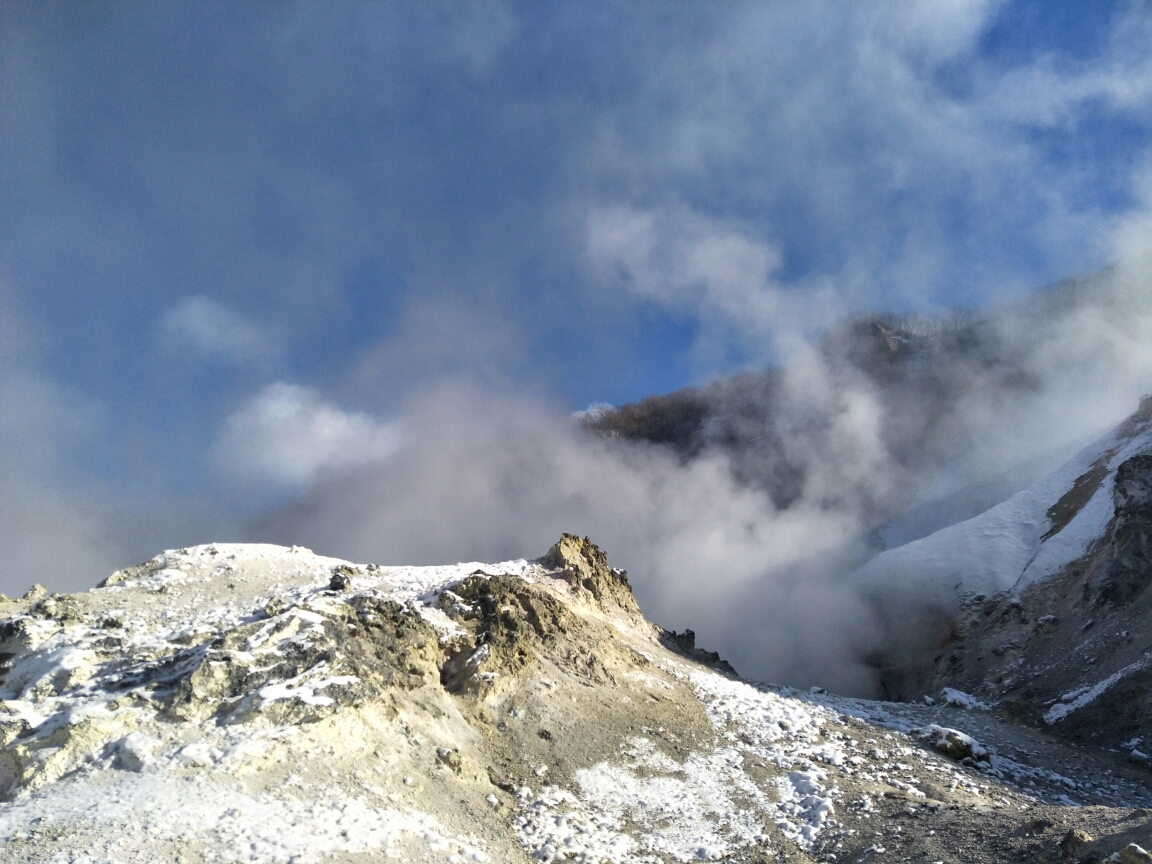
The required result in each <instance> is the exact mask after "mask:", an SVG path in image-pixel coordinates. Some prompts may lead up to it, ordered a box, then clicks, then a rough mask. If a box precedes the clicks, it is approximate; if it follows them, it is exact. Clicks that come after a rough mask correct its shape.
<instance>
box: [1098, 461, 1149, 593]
mask: <svg viewBox="0 0 1152 864" xmlns="http://www.w3.org/2000/svg"><path fill="white" fill-rule="evenodd" d="M1113 501H1114V503H1115V507H1116V515H1115V523H1114V525H1113V527H1112V530H1111V537H1110V538H1109V548H1108V554H1107V557H1106V560H1105V561H1104V562H1103V564H1102V567H1101V573H1100V576H1099V577H1098V579H1097V585H1096V586H1095V589H1094V593H1095V599H1096V603H1097V604H1098V605H1103V604H1106V603H1111V604H1115V605H1124V604H1128V603H1131V602H1132V601H1133V600H1135V599H1136V598H1137V597H1138V596H1139V595H1140V594H1141V593H1143V592H1144V590H1145V589H1146V588H1147V587H1148V584H1149V583H1150V582H1152V454H1142V455H1139V456H1133V457H1132V458H1131V459H1129V460H1127V461H1125V462H1124V463H1122V464H1121V465H1120V467H1119V468H1118V469H1117V471H1116V481H1115V488H1114V492H1113Z"/></svg>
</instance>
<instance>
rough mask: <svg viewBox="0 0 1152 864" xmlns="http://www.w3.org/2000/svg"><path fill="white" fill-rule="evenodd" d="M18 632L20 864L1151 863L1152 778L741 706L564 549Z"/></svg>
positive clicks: (8, 735)
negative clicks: (381, 863) (390, 863)
mask: <svg viewBox="0 0 1152 864" xmlns="http://www.w3.org/2000/svg"><path fill="white" fill-rule="evenodd" d="M1125 488H1127V487H1125ZM0 615H3V616H4V620H3V622H2V623H0V639H2V644H0V652H2V653H0V661H2V662H3V666H2V670H0V675H2V680H0V699H2V700H3V702H2V703H0V733H2V738H0V742H2V747H0V788H2V791H3V796H4V798H5V800H6V803H3V804H0V841H2V843H3V845H2V846H0V860H2V861H13V862H15V861H51V862H127V861H163V862H184V864H192V862H210V861H211V862H216V861H220V862H235V861H245V862H281V861H296V862H307V861H320V860H332V861H346V862H355V861H369V860H379V859H380V857H381V856H383V857H386V858H390V859H398V860H412V861H416V860H428V861H448V862H459V861H467V860H472V861H527V860H538V861H575V862H588V864H592V862H671V861H691V860H724V861H740V862H759V861H770V860H771V861H886V860H887V861H896V860H925V861H979V862H985V861H986V862H992V861H1005V860H1028V861H1037V860H1049V859H1051V860H1084V861H1087V860H1093V861H1096V860H1103V859H1105V858H1108V856H1115V857H1114V858H1108V860H1124V861H1138V860H1149V857H1148V856H1147V855H1146V853H1143V852H1142V851H1140V850H1138V849H1137V848H1136V847H1134V846H1130V845H1129V844H1132V843H1141V844H1143V845H1150V844H1149V842H1148V840H1149V832H1150V830H1152V825H1150V824H1149V816H1150V811H1149V810H1146V809H1135V810H1133V809H1132V808H1133V807H1136V808H1144V807H1149V806H1152V796H1150V795H1149V791H1148V788H1147V778H1148V774H1147V772H1146V770H1145V769H1144V768H1143V767H1142V766H1140V765H1136V764H1134V763H1132V762H1129V761H1127V760H1125V759H1124V758H1122V757H1121V756H1120V755H1117V754H1113V753H1109V752H1107V751H1105V750H1100V749H1097V748H1074V747H1070V746H1068V745H1066V744H1062V743H1061V741H1060V740H1058V739H1055V738H1053V737H1052V736H1051V735H1050V734H1049V733H1048V732H1047V731H1046V730H1045V729H1043V728H1031V727H1028V726H1026V725H1021V724H1020V723H1018V722H1017V721H1016V720H1014V719H1013V718H1012V717H1007V716H1002V715H1001V714H998V713H996V712H992V711H987V710H984V708H985V706H982V705H980V704H979V703H978V702H977V700H974V699H971V698H970V697H966V696H964V694H958V693H954V692H951V691H949V692H946V693H945V694H944V695H945V697H946V698H944V699H942V700H940V702H939V703H938V704H936V705H928V704H926V703H920V704H908V703H905V704H896V703H878V702H868V701H863V700H853V699H846V698H840V697H836V696H832V695H829V694H825V693H822V692H814V693H799V692H796V691H794V690H790V689H788V688H777V687H769V686H765V685H758V684H754V683H751V682H747V681H744V680H741V679H740V678H738V677H737V676H736V675H735V674H734V673H733V672H732V671H731V670H730V668H728V667H727V665H726V664H725V663H723V661H722V660H720V658H718V657H717V656H716V655H714V654H709V653H708V652H705V651H702V650H699V649H697V648H696V647H695V646H694V644H693V638H692V634H691V633H690V632H686V633H683V634H676V633H669V632H667V631H664V630H661V629H660V628H659V627H656V626H654V625H652V624H650V623H649V622H647V621H646V620H645V619H644V618H643V616H642V615H641V614H640V611H639V610H638V608H637V607H636V604H635V601H634V599H633V597H632V593H631V590H630V588H629V585H628V581H627V577H626V575H625V574H624V573H623V572H621V571H618V570H614V569H612V568H610V567H609V566H608V563H607V559H606V557H605V556H604V554H603V553H602V552H601V551H600V550H599V549H597V548H596V547H595V546H594V545H593V544H591V543H590V542H589V541H588V540H587V539H584V540H581V539H579V538H576V537H573V536H570V535H564V537H563V538H562V539H561V540H560V542H559V543H557V544H556V545H555V546H554V547H553V548H552V549H551V550H549V552H548V553H547V554H546V555H544V556H543V557H542V558H540V559H537V560H532V561H528V560H519V561H511V562H504V563H502V564H495V565H481V564H476V563H470V564H460V565H454V566H450V567H425V568H419V567H381V566H377V565H371V564H370V565H355V564H351V563H349V562H345V561H339V560H336V559H331V558H324V557H321V556H317V555H314V554H313V553H311V552H309V551H308V550H305V549H301V548H298V547H293V548H283V547H276V546H256V545H225V544H219V545H209V546H199V547H195V548H189V549H182V550H178V551H170V552H166V553H164V554H162V555H160V556H157V557H156V558H154V559H152V560H150V561H148V562H146V563H145V564H142V565H140V566H138V567H132V568H128V569H127V570H123V571H119V572H117V573H116V574H113V575H112V576H111V577H109V579H107V580H106V581H105V583H103V585H102V586H101V587H99V588H96V589H93V590H91V591H88V592H85V593H80V594H73V595H52V596H44V593H43V592H42V591H36V590H34V591H33V592H30V594H29V595H28V596H26V597H25V598H22V599H20V600H13V601H5V602H4V604H3V605H2V606H0ZM1093 838H1095V839H1093ZM1125 848H1126V849H1127V851H1124V852H1122V851H1121V850H1124V849H1125ZM1122 855H1123V856H1124V857H1121V856H1122Z"/></svg>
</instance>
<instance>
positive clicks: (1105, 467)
mask: <svg viewBox="0 0 1152 864" xmlns="http://www.w3.org/2000/svg"><path fill="white" fill-rule="evenodd" d="M853 578H854V580H855V581H856V582H857V583H858V584H859V585H861V586H862V587H863V589H864V590H865V591H866V592H869V593H871V594H872V595H874V596H879V595H880V594H881V593H883V594H885V595H886V596H887V598H888V600H887V602H888V604H889V606H890V608H892V609H894V610H900V609H903V608H906V607H907V605H908V604H911V603H914V602H917V603H921V604H926V605H933V606H934V607H935V609H936V610H937V613H938V615H939V616H940V620H941V622H942V624H941V627H940V629H939V632H938V639H937V641H936V643H935V644H932V645H920V646H909V647H907V648H906V649H905V650H903V651H902V652H893V654H894V655H895V656H898V657H899V658H900V659H898V660H894V661H893V662H892V663H891V664H890V665H889V666H888V667H887V668H886V669H885V682H884V683H885V686H886V689H887V692H888V693H889V694H890V695H891V696H893V697H896V698H905V699H909V698H912V699H914V698H919V697H920V696H922V695H924V694H927V693H932V692H936V691H938V690H939V689H940V687H941V686H945V685H947V686H952V687H956V688H960V689H963V690H965V691H968V692H971V693H973V694H974V695H977V696H978V697H979V698H981V699H986V700H988V701H989V702H998V703H1000V705H1001V706H1003V708H1004V709H1005V710H1011V711H1013V712H1015V713H1016V714H1017V715H1018V716H1020V717H1021V718H1023V719H1026V720H1029V721H1030V722H1034V723H1038V724H1041V725H1045V726H1047V727H1049V728H1050V729H1052V730H1053V731H1054V732H1056V733H1058V734H1062V735H1068V736H1071V737H1073V738H1076V739H1078V740H1089V741H1092V742H1093V743H1096V744H1098V745H1101V746H1107V747H1113V748H1117V749H1122V750H1125V751H1128V752H1130V753H1131V754H1132V758H1133V759H1134V760H1135V761H1138V762H1139V761H1147V758H1146V757H1145V756H1144V755H1143V753H1144V751H1143V750H1141V749H1140V748H1141V747H1142V746H1143V747H1145V748H1146V749H1148V750H1149V752H1152V748H1149V747H1148V745H1147V744H1145V743H1144V742H1152V719H1150V718H1152V687H1150V685H1152V668H1150V667H1152V623H1150V622H1152V591H1149V590H1148V589H1149V586H1150V584H1152V399H1145V400H1144V401H1143V403H1142V404H1141V406H1140V409H1139V410H1138V411H1137V412H1136V413H1135V414H1134V415H1132V416H1131V417H1130V418H1128V420H1126V421H1125V422H1124V423H1122V424H1121V425H1120V426H1119V427H1117V428H1116V429H1115V430H1113V431H1112V432H1110V433H1109V434H1107V435H1105V436H1104V437H1103V438H1101V439H1100V440H1098V441H1096V442H1095V443H1093V444H1092V445H1090V446H1089V447H1087V448H1086V449H1085V450H1083V451H1082V452H1081V453H1080V454H1078V455H1077V456H1076V457H1075V458H1074V459H1072V460H1071V461H1070V462H1068V463H1067V464H1066V465H1065V466H1064V467H1062V468H1061V469H1060V470H1059V471H1057V472H1055V473H1054V474H1052V475H1051V476H1050V477H1048V478H1047V479H1045V480H1044V481H1042V482H1041V483H1038V484H1036V485H1035V486H1033V487H1031V488H1029V489H1026V490H1024V491H1023V492H1020V493H1018V494H1017V495H1015V496H1013V497H1012V498H1010V499H1009V500H1007V501H1005V502H1004V503H1002V504H1000V505H998V506H996V507H994V508H992V509H991V510H988V511H987V512H985V513H983V514H981V515H980V516H978V517H976V518H973V519H970V520H968V521H966V522H963V523H960V524H958V525H953V526H951V527H949V528H945V529H943V530H941V531H938V532H936V533H935V534H932V535H931V536H929V537H926V538H924V539H923V540H918V541H915V542H913V543H909V544H907V545H905V546H902V547H899V548H897V549H892V550H890V551H887V552H884V553H882V554H880V555H878V556H877V557H876V558H874V559H873V560H871V561H870V562H869V563H868V564H866V565H865V566H864V567H863V568H861V569H860V570H859V571H858V572H857V573H856V574H855V575H854V577H853Z"/></svg>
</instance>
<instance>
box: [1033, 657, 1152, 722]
mask: <svg viewBox="0 0 1152 864" xmlns="http://www.w3.org/2000/svg"><path fill="white" fill-rule="evenodd" d="M1148 663H1149V658H1148V657H1145V658H1143V659H1141V660H1137V661H1136V662H1135V663H1130V664H1129V665H1127V666H1125V667H1124V668H1123V669H1120V670H1119V671H1117V672H1114V673H1112V674H1111V675H1109V676H1108V677H1107V678H1105V679H1104V680H1103V681H1100V682H1098V683H1096V684H1093V685H1092V686H1090V687H1080V688H1079V689H1077V690H1073V691H1072V692H1071V693H1065V694H1064V695H1063V696H1061V697H1060V701H1059V702H1057V703H1056V704H1055V705H1053V706H1052V707H1051V708H1049V709H1048V712H1047V713H1046V714H1045V715H1044V722H1045V723H1047V724H1049V725H1051V724H1053V723H1058V722H1059V721H1061V720H1063V719H1064V718H1065V717H1067V716H1068V715H1069V714H1071V713H1072V712H1073V711H1076V710H1078V709H1080V708H1083V707H1084V706H1085V705H1087V704H1088V703H1089V702H1094V701H1096V700H1097V699H1099V698H1100V697H1101V696H1102V695H1103V694H1104V693H1105V692H1107V691H1108V690H1111V689H1112V688H1113V687H1114V686H1116V685H1117V684H1118V683H1120V681H1122V680H1123V679H1125V678H1127V677H1128V676H1129V675H1133V674H1135V673H1137V672H1139V671H1141V670H1142V669H1144V668H1146V667H1147V666H1148Z"/></svg>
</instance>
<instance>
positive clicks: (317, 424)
mask: <svg viewBox="0 0 1152 864" xmlns="http://www.w3.org/2000/svg"><path fill="white" fill-rule="evenodd" d="M400 441H401V434H400V426H399V424H397V423H381V422H379V421H377V420H375V419H373V418H372V417H370V416H368V415H367V414H363V413H359V412H354V411H344V410H343V409H341V408H340V407H339V406H337V405H334V404H332V403H331V402H325V401H324V400H323V399H322V398H321V397H320V395H319V394H318V393H317V392H316V391H315V390H313V389H312V388H309V387H300V386H297V385H294V384H285V383H283V382H277V383H275V384H270V385H269V386H267V387H265V388H264V389H263V390H261V391H260V392H259V393H258V394H257V395H256V396H255V397H253V398H252V399H251V400H249V401H248V402H246V403H245V404H243V405H242V406H241V407H240V408H239V409H238V410H237V411H236V412H235V413H234V414H232V416H231V417H229V418H228V420H227V422H226V424H225V427H224V433H223V436H222V438H221V440H220V442H219V444H218V455H219V457H220V459H221V460H222V462H223V464H224V465H225V466H226V467H227V468H229V469H231V470H233V471H235V472H237V473H238V474H239V475H241V476H242V477H245V478H247V479H255V480H258V481H263V482H270V483H272V484H274V485H278V486H282V487H287V488H301V487H304V486H307V485H308V484H309V483H310V482H312V481H313V480H314V479H315V478H316V477H317V476H319V475H321V474H326V473H334V472H340V471H345V470H347V469H350V468H355V467H357V466H362V465H365V464H368V463H373V462H381V461H383V460H386V459H387V458H388V457H389V456H391V455H392V454H393V453H394V452H395V451H396V449H397V448H398V447H399V445H400Z"/></svg>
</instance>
